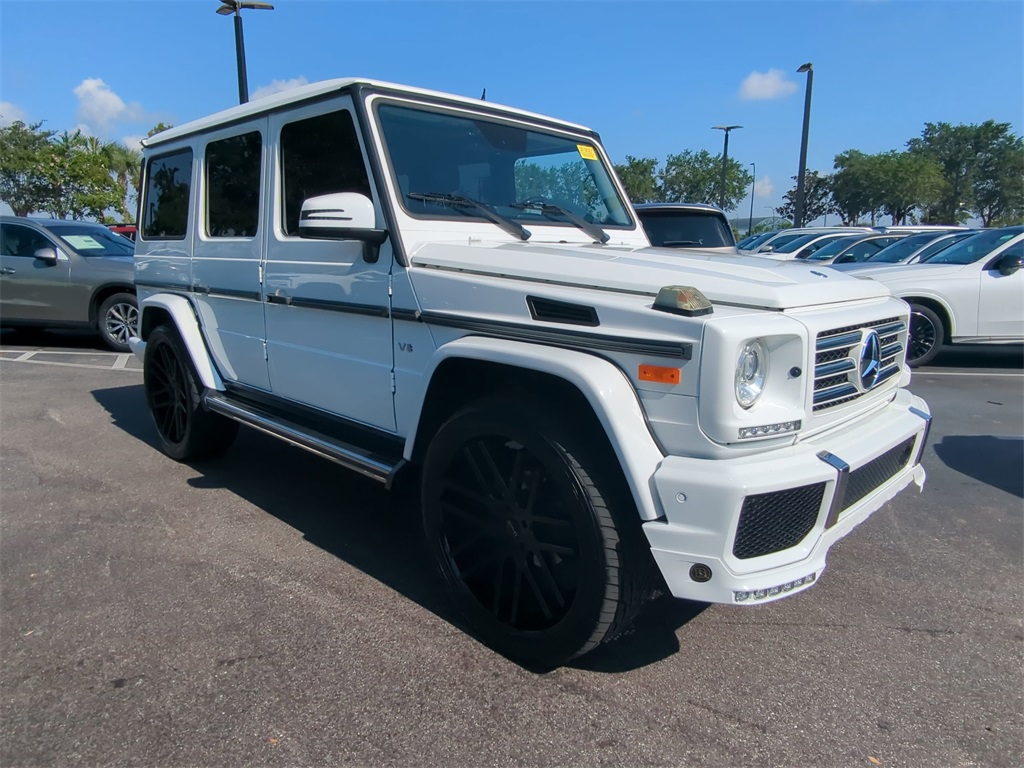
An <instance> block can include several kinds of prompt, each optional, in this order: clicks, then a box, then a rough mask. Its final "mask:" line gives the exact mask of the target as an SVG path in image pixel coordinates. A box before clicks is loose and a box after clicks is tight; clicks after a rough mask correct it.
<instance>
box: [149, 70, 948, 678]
mask: <svg viewBox="0 0 1024 768" xmlns="http://www.w3.org/2000/svg"><path fill="white" fill-rule="evenodd" d="M144 145H145V162H144V172H143V177H142V185H141V189H142V194H141V200H140V228H139V233H138V241H137V248H136V285H137V287H138V295H139V308H140V312H141V317H140V323H139V337H138V338H133V339H132V342H131V343H132V347H133V349H134V351H135V352H136V354H137V355H139V356H140V357H141V358H142V359H143V360H144V363H145V374H144V380H145V392H146V397H147V401H148V404H149V408H150V410H151V411H152V415H153V420H154V423H155V425H156V429H157V432H158V434H159V440H160V444H161V445H162V447H163V450H164V451H165V452H166V453H167V454H168V455H169V456H171V457H173V458H175V459H178V460H191V459H198V458H201V457H204V456H211V455H214V454H218V453H221V452H223V451H224V450H226V449H227V447H228V446H229V444H230V443H231V441H232V439H233V438H234V435H235V432H236V430H237V425H238V423H242V424H247V425H249V426H251V427H254V428H256V429H259V430H262V431H263V432H267V433H270V434H272V435H275V436H277V437H280V438H281V439H282V440H285V441H287V442H289V443H291V444H293V445H297V446H300V447H302V448H305V449H307V450H309V451H311V452H313V453H316V454H319V455H320V456H323V457H326V458H328V459H331V460H333V461H335V462H337V463H339V464H341V465H343V466H345V467H348V468H350V469H353V470H355V471H357V472H361V473H363V474H364V475H367V476H369V477H372V478H376V479H377V480H379V481H381V482H383V483H385V484H390V483H391V482H392V481H393V480H394V478H395V477H396V475H398V474H399V473H403V474H404V473H410V474H409V477H410V478H415V479H416V482H418V483H419V486H418V487H419V495H420V501H421V505H422V521H423V529H424V532H425V536H426V541H427V545H428V546H429V547H430V549H431V551H432V555H433V558H434V559H435V560H436V562H437V564H438V566H439V568H440V572H441V574H442V575H443V578H444V582H445V584H446V586H447V589H448V591H449V592H450V595H451V598H452V600H453V602H454V603H455V604H456V606H457V607H458V609H459V611H460V612H461V614H462V616H463V617H464V618H465V621H466V622H467V624H468V625H469V626H470V628H471V629H472V631H473V632H475V633H476V634H477V635H478V636H479V637H480V638H481V639H482V640H483V641H484V642H486V643H487V644H488V645H490V646H491V647H493V648H494V649H496V650H498V651H499V652H501V653H503V654H506V655H508V656H510V657H513V658H517V659H521V660H528V661H533V662H543V663H547V664H557V663H561V662H564V661H566V660H568V659H571V658H573V657H575V656H578V655H580V654H582V653H585V652H587V651H588V650H590V649H592V648H594V647H596V646H597V645H598V644H600V643H601V642H602V641H604V640H607V639H608V638H610V637H612V636H614V635H615V634H616V633H617V632H619V631H621V630H622V629H623V628H624V627H625V626H626V624H627V623H628V622H629V621H630V620H631V618H632V617H633V615H634V614H635V613H636V611H637V609H638V608H639V606H640V605H641V604H642V603H643V602H644V600H645V598H646V597H647V596H648V595H649V594H650V593H651V591H652V589H653V588H657V587H658V586H659V584H660V582H659V581H658V579H659V578H662V579H663V580H664V584H663V585H661V586H663V587H665V588H667V589H668V591H670V592H671V593H672V594H673V595H675V596H677V597H680V598H687V599H692V600H698V601H705V602H714V603H728V604H735V605H741V606H742V605H757V604H761V603H764V602H767V601H770V600H775V599H777V598H780V597H784V596H786V595H791V594H795V593H796V592H799V591H801V590H803V589H806V588H807V587H809V586H810V585H812V584H813V583H814V582H815V581H816V580H817V579H818V578H819V577H820V576H821V573H822V569H823V568H824V567H825V560H826V555H827V553H828V549H829V547H831V546H832V545H833V544H834V543H835V542H836V541H837V540H838V539H840V538H841V537H843V536H845V535H846V534H847V533H849V532H850V531H851V530H852V529H853V528H854V527H855V526H857V525H858V524H859V523H861V522H863V521H864V520H865V519H866V518H867V517H868V516H869V515H870V514H871V513H872V512H874V511H875V510H877V509H878V508H879V507H881V506H882V505H883V504H885V503H886V502H887V501H888V500H889V499H891V498H892V497H893V496H895V495H896V494H897V493H898V492H899V491H900V490H901V489H903V488H905V487H906V486H908V485H909V484H910V483H912V482H913V483H916V484H917V485H918V486H921V485H922V484H923V482H924V477H925V473H924V470H923V469H922V467H921V465H920V458H921V453H922V450H923V448H924V443H925V439H926V435H927V429H928V425H929V421H930V417H929V413H928V408H927V406H926V404H925V403H924V402H923V401H922V400H920V399H919V398H916V397H914V396H913V395H911V394H910V392H908V391H907V390H906V389H905V387H906V385H907V384H908V382H909V380H910V372H909V369H908V368H907V367H906V365H905V364H904V357H905V347H906V344H907V322H908V307H907V305H906V304H905V303H903V302H902V301H900V300H899V299H894V298H892V297H891V296H890V295H889V291H888V290H887V289H886V288H885V287H884V286H882V285H881V284H880V283H877V282H874V281H869V280H859V279H856V278H854V277H850V276H847V275H843V274H840V273H838V272H835V271H832V270H830V269H827V268H821V269H815V268H813V267H802V266H797V265H793V264H784V263H777V264H776V263H772V262H770V261H766V260H764V259H753V258H745V257H737V258H732V259H722V258H720V257H716V256H712V255H703V254H700V253H681V252H680V251H678V250H667V249H666V250H662V249H656V248H652V247H651V246H650V243H649V241H648V240H647V237H646V236H645V234H644V230H643V229H642V227H641V226H640V225H639V224H638V221H637V217H636V214H635V213H634V212H633V209H632V208H631V207H630V204H629V201H628V200H627V198H626V195H625V193H624V191H623V188H622V186H621V184H620V182H619V181H618V179H617V178H616V177H615V174H614V173H613V171H612V164H611V162H609V159H608V156H607V155H606V154H605V151H604V149H603V148H602V146H601V143H600V140H599V137H598V135H597V134H596V133H594V132H592V131H590V130H588V129H587V128H584V127H582V126H579V125H573V124H570V123H566V122H562V121H559V120H554V119H552V118H548V117H543V116H541V115H536V114H532V113H529V112H524V111H521V110H517V109H511V108H508V107H502V106H498V105H496V104H493V103H490V102H482V101H476V100H473V99H468V98H462V97H458V96H450V95H446V94H442V93H436V92H431V91H426V90H420V89H416V88H406V87H401V86H396V85H392V84H388V83H381V82H375V81H370V80H361V79H345V80H331V81H327V82H321V83H315V84H311V85H308V86H303V87H301V88H297V89H294V90H291V91H287V92H285V93H281V94H278V95H275V96H271V97H268V98H265V99H260V100H258V101H253V102H250V103H248V104H243V105H241V106H237V107H233V108H231V109H228V110H226V111H224V112H221V113H219V114H216V115H213V116H211V117H207V118H204V119H201V120H197V121H195V122H191V123H188V124H187V125H181V126H178V127H175V128H172V129H170V130H167V131H164V132H163V133H159V134H157V135H155V136H153V137H152V138H150V139H147V140H146V141H145V142H144ZM296 483H301V479H298V478H297V479H296ZM659 574H660V576H659Z"/></svg>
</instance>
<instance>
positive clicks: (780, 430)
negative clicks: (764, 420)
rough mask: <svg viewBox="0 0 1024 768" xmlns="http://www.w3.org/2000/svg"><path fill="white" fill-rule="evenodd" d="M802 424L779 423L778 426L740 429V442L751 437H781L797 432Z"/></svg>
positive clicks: (769, 425) (798, 421)
mask: <svg viewBox="0 0 1024 768" xmlns="http://www.w3.org/2000/svg"><path fill="white" fill-rule="evenodd" d="M802 425H803V422H802V421H800V420H799V419H797V420H796V421H780V422H779V423H778V424H762V425H761V426H759V427H740V432H739V435H740V440H747V439H748V438H751V437H768V436H770V435H783V434H785V433H787V432H799V431H800V427H801V426H802Z"/></svg>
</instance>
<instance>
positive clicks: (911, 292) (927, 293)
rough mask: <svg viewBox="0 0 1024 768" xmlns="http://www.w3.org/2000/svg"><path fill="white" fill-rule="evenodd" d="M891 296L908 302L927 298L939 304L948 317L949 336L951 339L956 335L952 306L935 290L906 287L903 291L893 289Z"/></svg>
mask: <svg viewBox="0 0 1024 768" xmlns="http://www.w3.org/2000/svg"><path fill="white" fill-rule="evenodd" d="M893 296H895V297H896V298H897V299H902V300H903V301H905V302H907V304H909V303H910V302H912V301H913V300H914V299H928V300H930V301H934V302H935V303H936V304H939V305H940V306H941V307H942V308H943V309H944V310H945V312H946V317H948V318H949V337H950V339H952V338H953V337H954V336H955V335H956V315H955V314H954V313H953V310H952V308H951V307H950V306H949V302H948V301H946V299H944V298H943V297H942V296H941V295H940V294H938V293H936V292H935V291H932V290H929V289H927V288H925V289H909V288H908V289H907V290H906V291H905V292H904V291H900V292H899V293H897V292H896V291H893Z"/></svg>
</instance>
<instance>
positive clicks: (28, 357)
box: [14, 350, 38, 362]
mask: <svg viewBox="0 0 1024 768" xmlns="http://www.w3.org/2000/svg"><path fill="white" fill-rule="evenodd" d="M37 351H38V350H37ZM34 354H35V352H22V353H21V354H20V355H18V356H17V357H16V358H14V359H15V361H18V362H24V361H25V360H31V359H32V355H34Z"/></svg>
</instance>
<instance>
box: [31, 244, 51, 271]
mask: <svg viewBox="0 0 1024 768" xmlns="http://www.w3.org/2000/svg"><path fill="white" fill-rule="evenodd" d="M32 256H33V257H34V258H35V259H36V260H37V261H41V262H43V263H44V264H45V265H46V266H48V267H55V266H56V265H57V251H56V249H54V248H40V249H39V250H38V251H36V252H35V253H33V254H32Z"/></svg>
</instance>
